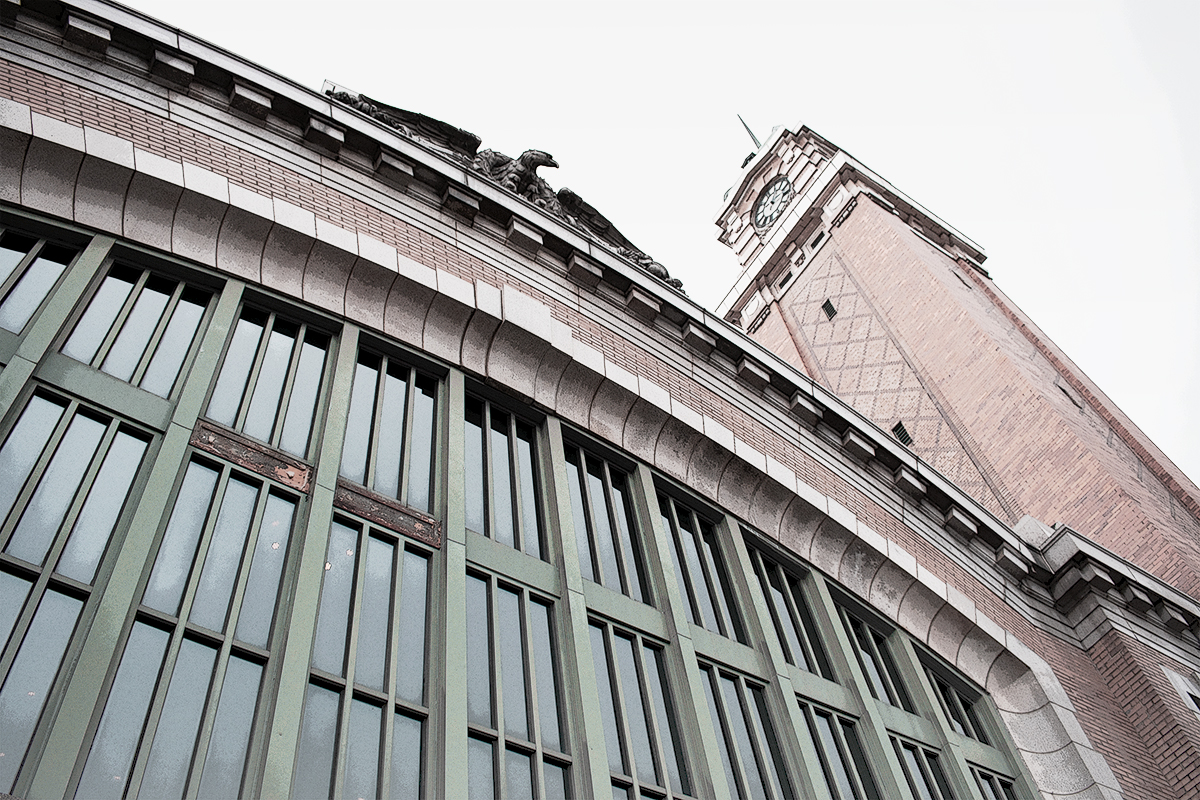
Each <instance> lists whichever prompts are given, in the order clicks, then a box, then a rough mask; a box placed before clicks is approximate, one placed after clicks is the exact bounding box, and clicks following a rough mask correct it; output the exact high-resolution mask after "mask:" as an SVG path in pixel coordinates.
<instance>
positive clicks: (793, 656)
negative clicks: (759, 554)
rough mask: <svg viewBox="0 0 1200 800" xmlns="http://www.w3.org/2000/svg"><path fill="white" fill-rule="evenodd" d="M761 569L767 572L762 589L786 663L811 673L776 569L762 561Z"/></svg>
mask: <svg viewBox="0 0 1200 800" xmlns="http://www.w3.org/2000/svg"><path fill="white" fill-rule="evenodd" d="M763 569H764V570H765V571H766V572H767V580H766V586H764V587H763V588H764V589H766V590H767V592H766V594H767V597H768V598H769V599H770V601H771V611H772V612H773V613H772V616H773V617H774V618H775V621H776V625H777V626H778V628H779V631H780V638H781V639H782V640H783V644H784V648H785V649H786V650H787V653H786V655H787V656H788V662H789V663H792V664H795V665H796V666H797V667H800V668H801V669H804V670H808V671H809V672H812V667H811V666H810V665H809V663H808V659H807V658H806V657H805V655H804V647H803V645H801V644H800V631H798V630H797V629H796V621H795V620H794V619H792V612H791V610H790V609H789V608H788V605H787V600H786V599H785V597H784V591H786V590H785V588H784V584H783V581H782V580H781V579H780V577H779V571H778V568H777V567H776V566H775V565H774V564H771V563H770V562H767V561H764V562H763Z"/></svg>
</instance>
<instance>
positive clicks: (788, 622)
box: [747, 546, 833, 680]
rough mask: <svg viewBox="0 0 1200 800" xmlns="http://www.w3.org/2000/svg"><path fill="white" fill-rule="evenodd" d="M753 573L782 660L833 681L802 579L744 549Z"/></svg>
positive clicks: (774, 562)
mask: <svg viewBox="0 0 1200 800" xmlns="http://www.w3.org/2000/svg"><path fill="white" fill-rule="evenodd" d="M747 550H748V552H749V554H750V561H751V564H752V566H753V569H754V574H755V575H756V576H757V577H758V582H759V585H760V586H761V587H762V592H763V596H764V597H765V598H766V600H767V611H768V613H769V614H770V616H771V623H772V626H773V627H774V629H775V635H776V637H777V638H778V639H779V646H780V648H781V649H782V651H783V657H784V659H785V660H786V661H787V662H788V663H789V664H791V665H792V666H794V667H799V668H800V669H802V670H804V671H805V672H811V673H813V674H814V675H820V676H821V677H822V678H825V679H827V680H833V670H832V668H831V667H830V666H829V658H828V656H827V655H826V654H825V648H824V646H823V645H822V643H821V639H820V637H819V636H817V635H816V626H815V625H814V623H813V619H812V612H811V611H810V610H809V608H808V603H807V602H806V601H805V599H804V593H803V591H802V590H801V588H800V580H801V578H800V577H798V576H797V575H795V574H793V573H792V572H790V571H789V570H787V569H784V567H783V566H782V565H781V564H779V563H777V562H776V561H775V560H773V559H772V558H770V557H769V556H767V555H764V554H763V553H762V551H760V550H759V549H758V548H757V547H753V546H751V547H748V548H747Z"/></svg>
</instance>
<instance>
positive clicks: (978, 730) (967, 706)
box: [925, 667, 991, 744]
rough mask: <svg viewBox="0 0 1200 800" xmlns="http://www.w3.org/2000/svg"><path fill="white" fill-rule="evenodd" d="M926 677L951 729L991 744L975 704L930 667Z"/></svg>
mask: <svg viewBox="0 0 1200 800" xmlns="http://www.w3.org/2000/svg"><path fill="white" fill-rule="evenodd" d="M925 675H926V676H928V678H929V682H930V684H932V685H933V691H934V694H935V695H936V696H937V699H938V705H939V706H941V709H942V713H943V714H945V715H946V721H947V722H949V723H950V727H951V728H953V729H954V730H955V732H956V733H960V734H962V735H963V736H970V737H971V738H972V739H975V740H977V741H980V742H983V743H984V744H991V740H989V739H988V735H987V732H986V731H985V730H984V728H983V723H982V722H981V721H980V719H979V714H978V712H976V710H975V702H974V701H972V700H971V699H970V698H969V697H967V695H965V694H964V693H962V692H960V691H959V690H958V689H955V688H954V687H952V686H951V685H950V684H949V683H948V682H947V681H945V680H943V679H942V678H941V676H939V675H938V674H937V673H936V672H934V671H933V670H932V669H930V668H929V667H926V668H925Z"/></svg>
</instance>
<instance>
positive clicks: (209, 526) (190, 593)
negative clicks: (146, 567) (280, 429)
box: [141, 461, 233, 633]
mask: <svg viewBox="0 0 1200 800" xmlns="http://www.w3.org/2000/svg"><path fill="white" fill-rule="evenodd" d="M187 463H188V464H190V463H192V462H191V461H188V462H187ZM185 472H186V469H185ZM230 472H231V470H230V467H229V466H228V465H225V464H223V465H221V467H220V471H219V472H218V474H217V485H216V488H215V489H214V490H213V495H212V500H211V502H210V503H209V506H208V519H206V520H205V521H204V527H203V528H201V530H200V541H199V542H198V543H197V544H196V555H195V557H194V558H193V560H192V565H191V569H190V571H189V572H188V574H187V576H186V577H185V578H184V580H185V581H187V583H186V584H185V585H184V589H183V595H182V596H181V597H180V598H179V612H178V615H177V616H176V625H178V626H179V627H180V628H183V627H186V626H187V620H188V617H189V616H190V615H191V613H192V604H193V603H194V602H195V599H196V592H197V591H198V590H199V587H200V581H199V576H200V573H201V572H203V571H204V561H205V559H206V558H207V557H208V548H209V545H210V544H211V543H212V537H213V530H214V529H215V528H216V526H217V518H218V517H220V516H221V504H222V503H223V502H224V501H225V490H226V489H228V488H229V480H230ZM176 499H177V498H173V499H172V500H171V503H172V508H173V507H174V503H175V502H176ZM168 521H169V518H168ZM164 538H165V534H164ZM158 547H159V548H161V547H162V541H159V543H158ZM155 553H156V556H157V549H156V550H155ZM151 570H152V571H153V565H151ZM145 592H146V587H145V586H143V587H142V590H141V593H142V595H143V598H142V599H143V600H144V595H145ZM232 602H233V601H232V599H231V600H230V603H231V604H232ZM228 627H229V626H228V625H226V628H228ZM216 632H217V633H221V631H216Z"/></svg>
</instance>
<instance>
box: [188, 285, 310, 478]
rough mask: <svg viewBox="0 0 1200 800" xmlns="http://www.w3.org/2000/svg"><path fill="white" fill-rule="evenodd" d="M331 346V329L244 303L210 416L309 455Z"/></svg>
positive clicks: (284, 447) (210, 401)
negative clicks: (327, 330) (302, 322)
mask: <svg viewBox="0 0 1200 800" xmlns="http://www.w3.org/2000/svg"><path fill="white" fill-rule="evenodd" d="M328 350H329V336H328V334H325V333H321V332H320V331H317V330H314V329H312V328H310V327H309V326H307V325H303V324H298V323H295V322H290V321H288V320H286V319H284V318H282V317H279V316H277V315H276V314H275V313H274V312H266V311H258V310H257V309H254V308H249V307H247V308H243V309H242V314H241V317H240V318H239V319H238V321H237V325H236V327H235V328H234V331H233V336H232V337H230V340H229V345H228V347H227V348H226V350H225V360H224V362H223V363H222V364H221V372H220V374H219V375H218V377H217V385H216V388H214V389H213V393H212V397H211V398H210V399H209V401H208V410H207V412H206V414H207V416H208V418H209V419H212V420H215V421H216V422H219V423H221V424H222V425H228V426H229V427H231V428H235V429H237V430H240V431H242V432H243V433H245V434H246V435H247V436H250V437H251V438H254V439H258V440H260V441H263V442H267V443H268V444H270V445H272V446H275V447H278V448H279V449H281V450H285V451H287V452H289V453H291V454H292V455H295V456H299V457H300V458H304V457H305V456H306V455H307V453H308V438H309V433H311V431H312V424H313V417H314V415H315V414H316V411H317V406H318V405H319V403H320V395H321V382H322V377H323V375H324V373H325V359H326V355H327V352H328Z"/></svg>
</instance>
